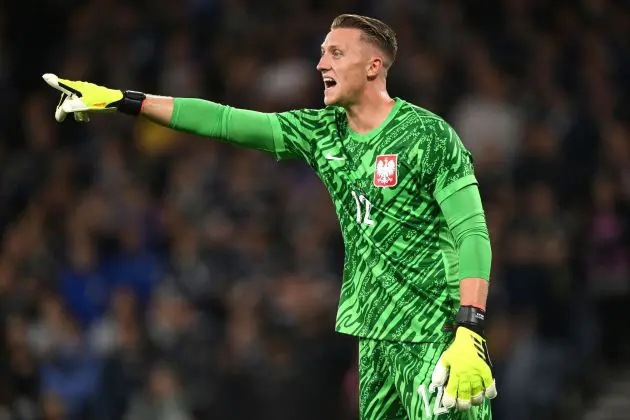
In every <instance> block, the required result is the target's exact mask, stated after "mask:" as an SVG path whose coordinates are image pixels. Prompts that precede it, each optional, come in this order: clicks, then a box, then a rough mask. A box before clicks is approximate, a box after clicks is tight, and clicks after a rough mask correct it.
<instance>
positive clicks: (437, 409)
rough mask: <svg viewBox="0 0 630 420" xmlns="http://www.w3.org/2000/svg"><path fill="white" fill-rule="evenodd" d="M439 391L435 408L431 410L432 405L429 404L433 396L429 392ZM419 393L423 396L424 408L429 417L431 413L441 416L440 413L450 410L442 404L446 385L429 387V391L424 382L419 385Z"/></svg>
mask: <svg viewBox="0 0 630 420" xmlns="http://www.w3.org/2000/svg"><path fill="white" fill-rule="evenodd" d="M435 391H437V397H436V398H435V403H434V404H433V410H431V405H430V404H429V400H430V399H431V397H430V396H429V393H431V394H432V393H434V392H435ZM418 394H420V396H421V397H422V403H423V405H424V410H425V411H426V413H427V417H429V418H431V415H432V414H433V415H434V416H436V417H437V416H439V415H440V414H444V413H446V412H447V411H448V409H447V408H446V407H443V406H442V395H443V394H444V387H442V386H439V387H437V388H434V387H431V386H430V387H429V389H428V391H427V387H426V386H425V385H424V384H422V385H420V386H419V387H418Z"/></svg>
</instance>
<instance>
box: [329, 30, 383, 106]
mask: <svg viewBox="0 0 630 420" xmlns="http://www.w3.org/2000/svg"><path fill="white" fill-rule="evenodd" d="M372 48H373V47H372V46H371V45H370V44H369V43H367V42H365V41H363V40H362V39H361V31H360V30H358V29H351V28H338V29H333V30H332V31H330V32H329V33H328V35H327V36H326V39H325V40H324V43H323V44H322V49H321V53H322V56H321V58H320V60H319V63H318V64H317V70H318V71H319V72H320V73H321V74H322V77H323V80H324V103H325V104H326V105H347V104H349V103H352V102H353V101H355V100H356V98H358V96H359V95H360V93H361V92H362V91H363V89H364V88H365V85H366V83H367V81H368V71H369V69H370V64H371V63H370V61H371V59H372V54H371V53H372V52H373V51H372Z"/></svg>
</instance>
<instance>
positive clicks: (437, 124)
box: [402, 101, 455, 137]
mask: <svg viewBox="0 0 630 420" xmlns="http://www.w3.org/2000/svg"><path fill="white" fill-rule="evenodd" d="M402 111H403V114H406V115H407V116H408V117H409V118H410V119H411V120H412V122H413V126H414V128H415V129H416V130H417V132H418V133H419V134H421V135H426V136H433V137H443V136H444V135H449V136H450V135H453V134H455V130H454V128H453V127H452V126H451V125H450V124H449V123H448V122H447V121H446V120H445V119H444V118H443V117H441V116H440V115H438V114H436V113H435V112H433V111H431V110H429V109H426V108H423V107H421V106H418V105H415V104H412V103H410V102H406V101H404V103H403V107H402Z"/></svg>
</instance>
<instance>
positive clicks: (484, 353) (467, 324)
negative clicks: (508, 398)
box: [431, 307, 497, 411]
mask: <svg viewBox="0 0 630 420" xmlns="http://www.w3.org/2000/svg"><path fill="white" fill-rule="evenodd" d="M457 318H458V327H457V332H456V333H455V340H454V341H453V343H452V344H451V345H450V346H449V347H448V349H447V350H446V351H445V352H444V353H443V354H442V356H441V357H440V359H439V360H438V363H437V365H436V366H435V369H434V370H433V374H432V376H431V388H432V389H435V388H438V387H444V393H443V396H442V406H443V407H445V408H449V409H450V408H452V407H457V409H458V410H461V411H465V410H469V409H470V407H471V406H472V405H480V404H481V403H483V400H484V397H485V398H488V399H493V398H495V397H496V396H497V388H496V382H495V380H494V378H493V376H492V371H491V367H492V362H491V361H490V356H489V354H488V346H487V344H486V340H485V339H484V338H483V336H482V335H481V333H482V331H483V325H482V324H483V319H484V313H483V311H480V310H479V309H477V308H473V307H462V308H461V309H460V312H459V313H458V316H457ZM473 329H476V330H477V332H475V331H473Z"/></svg>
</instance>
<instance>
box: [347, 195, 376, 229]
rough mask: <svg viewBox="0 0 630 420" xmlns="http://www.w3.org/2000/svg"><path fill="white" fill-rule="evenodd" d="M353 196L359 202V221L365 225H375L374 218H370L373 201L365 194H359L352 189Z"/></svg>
mask: <svg viewBox="0 0 630 420" xmlns="http://www.w3.org/2000/svg"><path fill="white" fill-rule="evenodd" d="M352 197H353V198H354V201H355V202H356V203H357V223H359V224H361V223H363V224H365V225H373V224H374V220H372V219H370V209H371V208H372V203H370V201H369V200H368V199H367V198H365V196H364V195H363V194H359V195H357V193H355V192H354V191H352ZM364 205H365V210H363V206H364Z"/></svg>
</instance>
